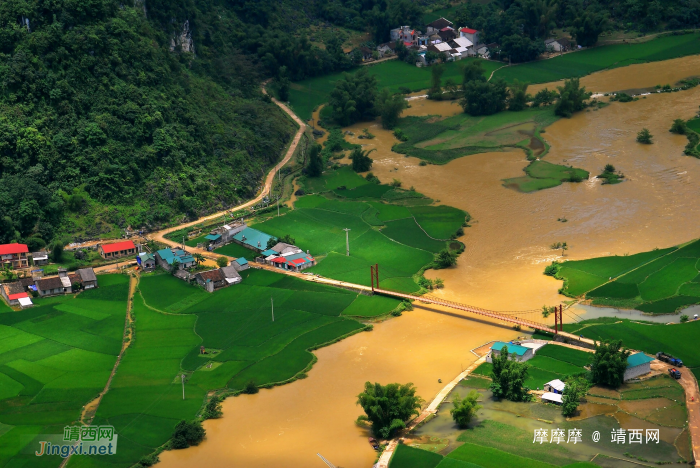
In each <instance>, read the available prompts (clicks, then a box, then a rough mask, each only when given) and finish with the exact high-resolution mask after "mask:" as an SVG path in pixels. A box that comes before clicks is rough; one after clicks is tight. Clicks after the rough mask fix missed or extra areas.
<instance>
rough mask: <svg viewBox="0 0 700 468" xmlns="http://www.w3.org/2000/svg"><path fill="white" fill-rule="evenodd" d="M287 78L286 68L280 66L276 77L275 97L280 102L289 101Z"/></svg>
mask: <svg viewBox="0 0 700 468" xmlns="http://www.w3.org/2000/svg"><path fill="white" fill-rule="evenodd" d="M289 86H290V82H289V77H288V76H287V67H285V66H281V67H280V70H279V74H278V75H277V97H278V98H279V100H280V101H283V102H286V101H289Z"/></svg>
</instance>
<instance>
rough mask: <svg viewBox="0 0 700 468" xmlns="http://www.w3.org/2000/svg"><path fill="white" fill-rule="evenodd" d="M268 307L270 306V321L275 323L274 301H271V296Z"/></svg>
mask: <svg viewBox="0 0 700 468" xmlns="http://www.w3.org/2000/svg"><path fill="white" fill-rule="evenodd" d="M270 306H272V321H273V322H274V321H275V301H273V300H272V296H270Z"/></svg>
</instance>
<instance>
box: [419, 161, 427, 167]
mask: <svg viewBox="0 0 700 468" xmlns="http://www.w3.org/2000/svg"><path fill="white" fill-rule="evenodd" d="M418 165H419V166H427V165H428V162H427V161H421V162H419V163H418Z"/></svg>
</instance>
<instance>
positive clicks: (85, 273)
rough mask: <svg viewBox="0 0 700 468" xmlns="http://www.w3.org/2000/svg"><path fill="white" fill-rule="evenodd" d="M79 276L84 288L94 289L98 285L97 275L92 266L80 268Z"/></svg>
mask: <svg viewBox="0 0 700 468" xmlns="http://www.w3.org/2000/svg"><path fill="white" fill-rule="evenodd" d="M78 276H79V277H80V281H81V282H82V283H83V288H84V289H92V288H96V287H97V276H96V275H95V270H93V269H92V268H81V269H79V270H78Z"/></svg>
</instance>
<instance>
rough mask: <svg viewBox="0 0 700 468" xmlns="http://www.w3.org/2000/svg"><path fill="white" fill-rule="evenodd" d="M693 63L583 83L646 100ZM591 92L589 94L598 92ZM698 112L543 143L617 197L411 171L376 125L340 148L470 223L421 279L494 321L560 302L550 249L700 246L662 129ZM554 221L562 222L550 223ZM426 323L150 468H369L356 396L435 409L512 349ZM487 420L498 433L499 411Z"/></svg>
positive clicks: (574, 123)
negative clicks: (452, 254)
mask: <svg viewBox="0 0 700 468" xmlns="http://www.w3.org/2000/svg"><path fill="white" fill-rule="evenodd" d="M699 60H700V59H699V58H698V57H688V58H684V59H678V60H674V61H670V62H658V63H652V64H645V65H636V66H633V67H627V68H624V69H618V70H612V71H609V72H602V73H598V74H595V75H591V76H590V77H586V78H583V79H582V82H583V83H584V84H586V85H587V86H588V87H589V89H591V90H593V88H594V87H595V88H596V89H600V90H601V91H604V90H616V89H626V88H631V87H641V86H653V85H655V84H657V81H658V82H663V83H665V82H670V81H672V80H673V76H670V75H669V77H668V78H665V79H664V78H663V77H664V76H666V75H664V73H669V74H671V75H673V73H677V75H678V76H677V78H678V79H680V78H684V77H687V76H690V75H692V74H693V73H692V72H690V71H689V70H685V69H681V68H680V67H687V68H688V69H695V70H698V69H700V67H698V65H699V64H700V61H699ZM671 62H673V66H670V65H669V64H671ZM623 75H624V77H625V78H624V80H623ZM674 76H675V75H674ZM586 80H597V81H595V83H596V85H595V86H593V84H590V85H589V84H587V81H586ZM625 80H626V81H625ZM590 83H594V82H593V81H590ZM549 88H550V89H552V88H553V86H552V85H550V86H549ZM530 92H532V90H530ZM699 102H700V88H695V89H693V90H690V91H685V92H678V93H669V94H662V95H654V96H649V97H648V98H647V99H641V100H639V101H636V102H630V103H625V104H621V103H614V104H612V105H610V106H608V107H606V108H603V109H601V110H599V111H591V112H582V113H579V114H577V115H575V116H574V117H573V118H571V119H564V120H560V121H558V122H557V123H555V124H554V125H552V126H550V127H548V128H547V130H546V133H545V134H544V135H543V136H544V138H545V139H546V140H547V142H548V143H549V144H550V145H551V146H552V148H551V150H550V153H549V154H548V155H547V156H546V158H545V159H546V160H547V161H550V162H553V163H559V164H562V163H564V164H571V165H573V166H575V167H580V168H583V169H586V170H588V171H590V172H591V174H592V175H595V174H598V173H600V172H601V171H602V168H603V166H604V165H605V164H608V163H610V164H613V165H615V167H616V168H617V169H619V170H621V171H622V172H623V173H624V174H625V175H626V176H627V180H626V181H625V182H624V183H622V184H619V185H615V186H602V185H601V184H600V181H597V180H594V179H591V180H588V181H584V182H582V183H578V184H571V183H565V184H563V185H561V186H559V187H555V188H552V189H547V190H544V191H540V192H535V193H531V194H523V193H518V192H516V191H514V190H509V189H506V188H504V187H503V186H502V182H501V180H502V179H504V178H509V177H518V176H521V175H523V171H522V170H523V168H524V167H525V165H526V164H527V161H526V160H525V155H524V153H523V152H522V151H510V152H497V153H486V154H478V155H472V156H468V157H464V158H460V159H456V160H453V161H451V162H450V163H448V164H446V165H443V166H436V165H427V166H419V164H418V163H419V160H418V159H416V158H412V157H404V156H403V155H400V154H396V153H392V152H391V147H392V146H393V145H394V144H395V143H396V139H395V138H394V137H393V134H392V133H391V132H388V131H385V130H383V129H381V126H380V125H379V124H378V123H376V122H371V123H360V124H358V125H355V126H353V127H351V128H350V129H349V130H351V131H352V132H353V133H355V135H360V134H361V132H362V129H363V128H365V127H369V129H370V131H371V133H373V134H374V135H376V138H375V139H373V140H359V139H357V137H356V136H355V137H347V139H348V140H349V141H352V142H354V143H360V144H364V145H365V149H373V148H376V149H377V151H375V152H373V153H372V154H371V157H372V158H374V160H375V163H374V166H373V168H372V171H373V172H374V173H375V174H376V175H377V176H378V177H379V178H380V179H381V180H382V181H384V182H389V181H391V180H392V179H394V178H396V179H399V180H400V181H401V182H402V184H403V187H405V188H409V187H411V186H413V187H414V188H415V189H416V190H418V191H420V192H422V193H424V194H425V195H427V196H429V197H432V198H434V199H436V200H439V202H440V203H442V204H446V205H451V206H455V207H459V208H462V209H464V210H467V211H468V212H469V213H470V214H471V215H472V217H473V218H474V221H473V222H472V227H470V228H465V235H464V236H463V237H462V238H461V240H462V241H463V242H464V243H465V245H466V251H465V252H464V253H463V254H462V255H461V256H460V258H459V261H458V265H457V267H455V268H452V269H448V270H440V271H429V272H428V273H427V274H426V276H429V277H431V278H435V277H440V278H443V279H444V280H445V285H446V287H445V289H444V290H440V291H439V292H436V293H435V295H438V296H443V297H445V298H448V299H450V300H456V301H460V302H464V303H467V304H472V305H476V306H482V307H487V308H490V309H494V310H524V309H533V308H539V307H541V306H542V305H543V304H549V305H553V304H557V303H559V302H560V301H561V300H562V299H564V298H563V297H561V296H559V295H558V294H557V290H558V288H559V287H560V286H561V282H559V281H556V280H554V279H553V278H550V277H546V276H544V275H543V274H542V271H543V269H544V267H545V265H547V264H548V263H549V262H551V261H552V260H556V259H559V260H561V259H562V257H561V251H560V250H551V249H550V247H549V246H550V244H552V243H553V242H563V241H566V242H567V243H568V244H569V246H570V250H569V251H568V252H567V257H566V258H569V259H583V258H589V257H594V256H600V255H609V254H619V255H623V254H626V253H630V254H631V253H636V252H641V251H646V250H651V249H653V248H655V247H666V246H670V245H674V244H678V243H681V242H685V241H688V240H691V239H693V238H696V237H698V232H699V231H698V227H700V204H698V203H697V187H698V182H699V181H700V161H699V160H697V159H694V158H690V157H687V156H683V154H682V152H683V148H684V146H685V144H686V139H685V137H683V136H678V135H673V134H670V133H669V132H668V128H669V127H670V125H671V123H672V121H673V119H676V118H685V119H687V118H690V117H692V116H693V115H694V114H695V112H696V111H697V109H698V107H697V106H698V103H699ZM411 106H412V107H411V109H409V110H408V111H407V112H406V114H407V115H426V114H441V115H450V114H449V113H450V112H453V113H458V112H461V109H460V108H459V107H458V106H457V105H456V104H451V103H450V102H439V103H434V102H430V101H419V100H416V101H412V103H411ZM642 127H646V128H648V129H649V130H650V131H651V133H652V134H653V135H654V141H655V143H654V144H653V145H639V144H637V143H636V142H635V136H636V133H637V132H638V131H639V130H641V128H642ZM561 218H565V219H567V222H565V223H564V222H560V221H557V219H561ZM433 310H435V309H429V310H428V309H422V308H421V307H417V308H416V310H415V311H413V312H408V313H404V315H403V317H401V318H398V319H393V320H389V321H387V322H385V323H381V324H377V325H375V328H374V331H373V332H371V333H362V334H359V335H355V336H353V337H350V338H348V339H346V340H344V341H341V342H340V343H337V344H334V345H332V346H330V347H327V348H323V349H320V350H318V351H315V354H316V355H317V356H318V358H319V359H318V362H317V363H316V364H315V365H314V368H313V369H312V370H311V371H310V372H309V377H308V378H307V379H304V380H299V381H297V382H294V383H293V384H290V385H285V386H282V387H278V388H274V389H271V390H262V391H261V392H260V393H259V394H257V395H244V396H240V397H237V398H230V399H228V400H226V401H225V402H224V418H223V419H220V420H213V421H207V422H206V423H205V427H206V429H207V440H206V441H205V442H204V443H203V444H201V445H200V446H199V447H195V448H191V449H188V450H182V451H173V452H165V453H163V454H162V455H161V456H160V457H161V460H163V461H162V462H161V464H159V465H158V466H163V467H168V468H169V467H190V466H208V467H212V468H218V467H222V468H223V467H232V466H233V467H297V466H322V464H321V465H319V460H318V459H317V457H316V453H317V452H320V453H321V454H322V455H324V456H325V457H326V458H328V459H329V460H330V461H331V462H333V463H334V464H336V465H341V466H343V467H345V468H354V467H358V468H360V467H362V468H366V467H368V466H371V464H372V462H373V461H374V459H375V454H374V452H373V451H372V450H371V448H370V447H369V444H368V443H367V441H366V437H367V434H366V431H364V430H362V429H359V428H358V427H356V426H355V425H354V424H353V421H354V420H355V418H356V417H357V416H358V415H359V414H360V411H361V410H360V409H359V407H358V406H356V405H355V400H356V395H357V394H358V393H359V392H360V390H361V389H362V386H363V384H364V382H365V381H367V380H369V381H379V382H382V383H389V382H413V383H415V384H416V386H417V388H418V393H419V394H420V395H421V396H423V397H424V398H425V399H426V400H429V399H431V398H432V396H433V395H434V394H435V393H436V392H437V391H438V390H439V388H441V387H442V384H439V383H438V382H437V379H439V378H441V379H443V381H446V380H447V379H451V378H453V377H454V376H455V375H456V374H457V373H459V371H460V370H461V368H462V366H465V367H466V366H467V365H468V364H469V363H471V362H473V361H474V360H475V359H476V356H474V355H473V354H472V353H471V352H470V351H469V350H470V349H472V348H474V347H476V346H479V345H481V344H483V343H485V342H487V341H490V340H495V339H501V340H508V339H512V338H514V337H515V336H516V335H517V333H516V332H515V331H513V330H511V329H509V328H507V327H501V326H493V324H492V323H490V322H486V321H480V320H477V319H474V318H472V317H470V318H459V317H455V316H453V315H452V313H451V312H448V313H435V312H434V311H433ZM581 313H583V311H581ZM599 410H600V409H596V408H594V407H592V408H591V409H590V412H591V415H593V414H598V415H597V416H595V418H590V419H589V421H592V420H596V421H599V424H600V425H602V426H603V427H606V428H607V427H613V426H615V427H619V426H620V424H622V425H623V427H624V424H626V423H627V422H629V421H620V422H618V421H617V420H616V419H614V418H613V417H612V416H606V415H604V414H600V413H598V411H599ZM603 412H604V411H603ZM441 417H442V416H441ZM489 417H493V418H494V420H496V421H497V420H498V419H497V415H496V412H495V411H494V412H493V413H489ZM533 424H534V423H533ZM645 424H650V423H647V422H645ZM667 429H668V430H669V431H676V432H674V434H675V435H676V436H677V435H678V433H680V431H681V429H678V428H667ZM599 430H601V432H602V433H603V430H602V429H599ZM608 433H609V430H608ZM530 434H531V433H530ZM671 437H673V434H671V435H669V436H665V439H664V440H665V441H668V440H670V439H671ZM664 443H665V444H667V445H666V446H667V447H668V446H670V444H669V443H668V442H664ZM670 447H671V448H672V446H670ZM577 450H578V449H577ZM669 450H670V449H669ZM611 466H621V465H611Z"/></svg>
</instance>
